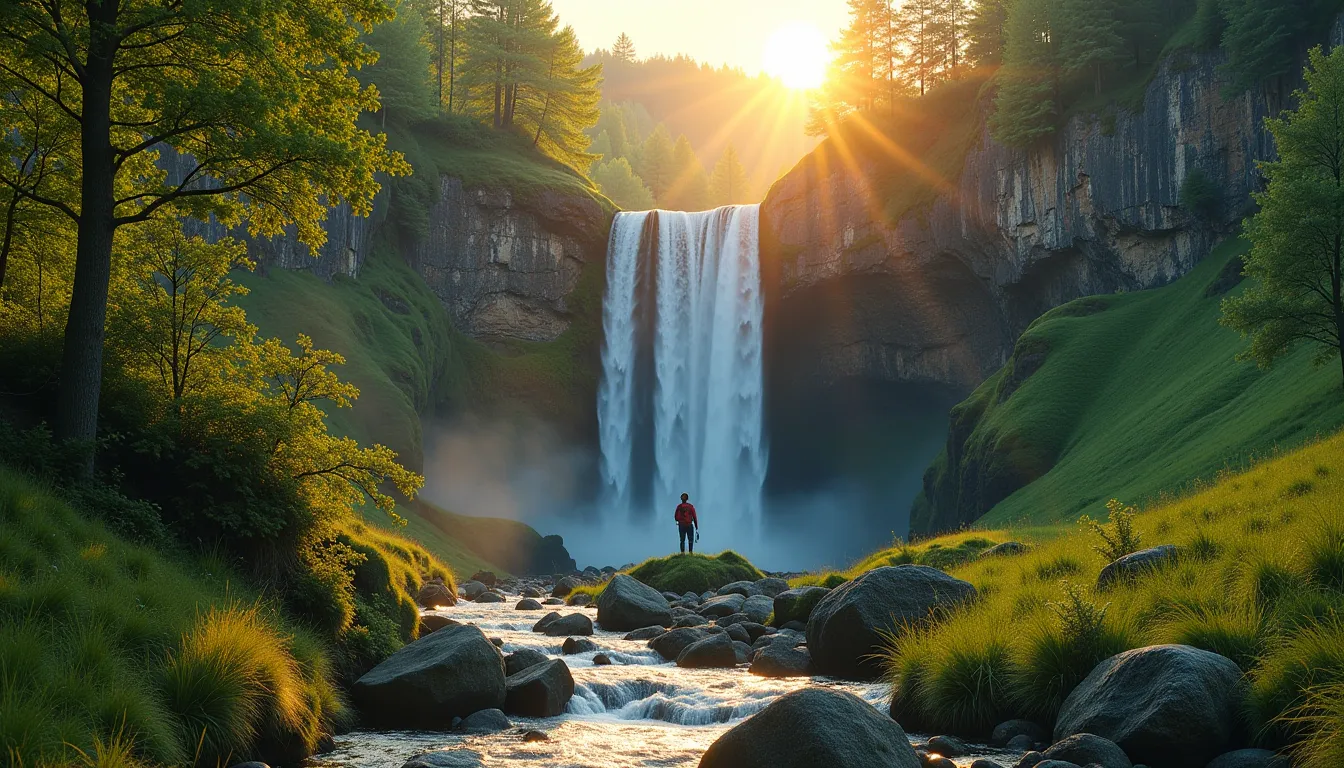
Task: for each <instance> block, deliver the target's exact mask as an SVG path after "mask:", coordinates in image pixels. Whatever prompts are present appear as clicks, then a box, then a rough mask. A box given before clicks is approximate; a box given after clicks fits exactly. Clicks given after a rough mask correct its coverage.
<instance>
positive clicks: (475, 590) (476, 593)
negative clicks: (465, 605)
mask: <svg viewBox="0 0 1344 768" xmlns="http://www.w3.org/2000/svg"><path fill="white" fill-rule="evenodd" d="M489 591H490V588H489V587H487V586H485V585H484V584H482V583H481V582H479V581H468V582H467V583H466V584H463V585H462V594H464V595H466V596H467V599H468V600H475V599H476V598H478V597H480V596H481V595H483V594H485V593H486V592H489Z"/></svg>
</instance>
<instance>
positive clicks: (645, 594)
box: [597, 573, 672, 632]
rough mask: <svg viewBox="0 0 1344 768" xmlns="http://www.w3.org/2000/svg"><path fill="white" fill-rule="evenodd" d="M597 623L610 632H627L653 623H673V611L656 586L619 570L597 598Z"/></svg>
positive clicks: (669, 624) (667, 624)
mask: <svg viewBox="0 0 1344 768" xmlns="http://www.w3.org/2000/svg"><path fill="white" fill-rule="evenodd" d="M597 623H598V624H600V625H602V628H603V629H605V630H608V631H611V632H629V631H630V630H633V629H639V628H641V627H647V626H650V625H653V624H658V625H662V626H671V625H672V612H671V609H670V608H669V607H668V604H667V600H666V599H664V598H663V596H662V595H660V594H659V593H658V590H656V589H654V588H653V587H650V586H649V585H647V584H644V583H642V582H640V581H638V580H636V579H634V578H633V577H631V576H627V575H625V574H623V573H618V574H616V575H615V576H612V577H611V581H610V582H608V583H607V588H606V589H604V590H602V594H601V595H599V596H598V598H597Z"/></svg>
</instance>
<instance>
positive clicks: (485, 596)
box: [475, 592, 504, 603]
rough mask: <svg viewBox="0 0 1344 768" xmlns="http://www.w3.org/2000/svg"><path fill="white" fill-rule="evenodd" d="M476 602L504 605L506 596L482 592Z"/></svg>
mask: <svg viewBox="0 0 1344 768" xmlns="http://www.w3.org/2000/svg"><path fill="white" fill-rule="evenodd" d="M475 602H477V603H502V602H504V596H503V595H501V594H499V593H498V592H482V593H481V594H479V595H477V596H476V600H475Z"/></svg>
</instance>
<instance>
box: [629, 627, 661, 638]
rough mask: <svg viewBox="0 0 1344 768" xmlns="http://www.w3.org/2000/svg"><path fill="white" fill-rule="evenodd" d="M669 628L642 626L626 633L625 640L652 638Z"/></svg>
mask: <svg viewBox="0 0 1344 768" xmlns="http://www.w3.org/2000/svg"><path fill="white" fill-rule="evenodd" d="M666 631H667V630H666V629H664V628H663V627H640V628H639V629H636V630H632V631H630V632H626V633H625V637H624V638H622V639H624V640H652V639H653V638H655V637H657V636H659V635H661V634H663V633H664V632H666Z"/></svg>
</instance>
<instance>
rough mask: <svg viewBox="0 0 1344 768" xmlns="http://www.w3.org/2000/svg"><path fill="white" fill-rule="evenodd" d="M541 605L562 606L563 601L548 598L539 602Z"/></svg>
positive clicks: (556, 598)
mask: <svg viewBox="0 0 1344 768" xmlns="http://www.w3.org/2000/svg"><path fill="white" fill-rule="evenodd" d="M541 604H542V605H564V604H565V601H564V600H561V599H560V598H558V597H548V598H546V599H545V600H542V601H541Z"/></svg>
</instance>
